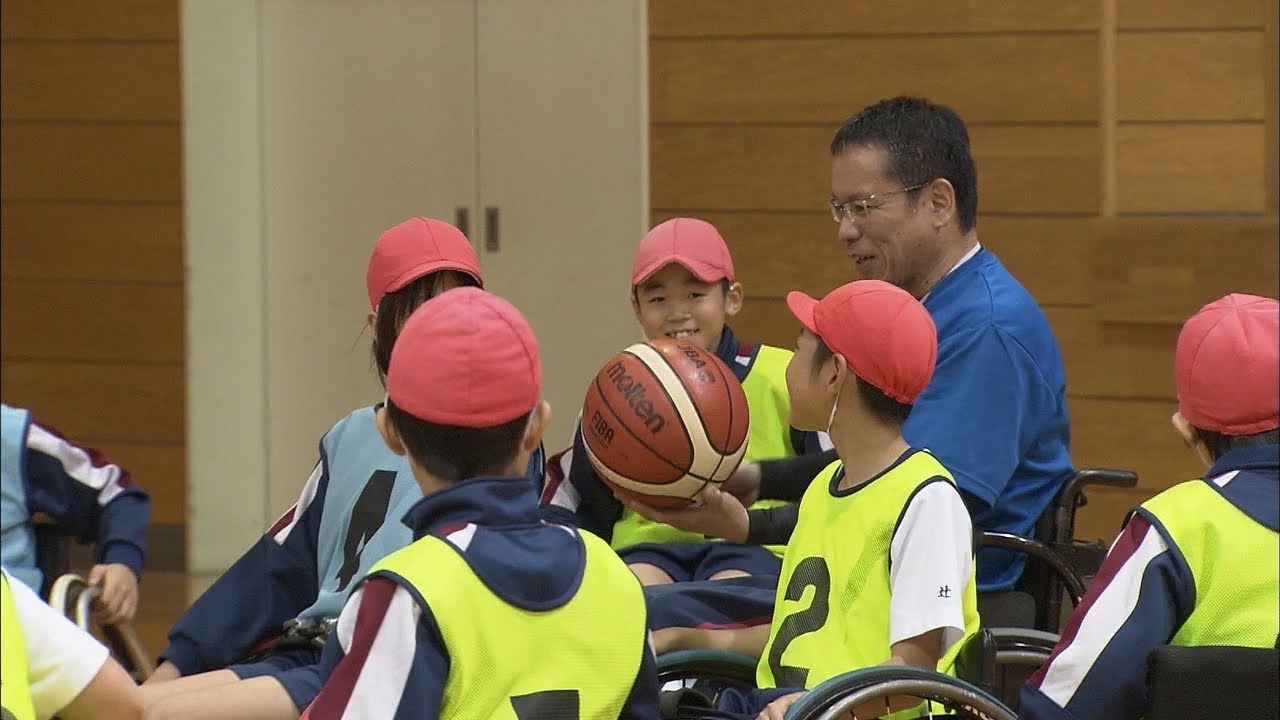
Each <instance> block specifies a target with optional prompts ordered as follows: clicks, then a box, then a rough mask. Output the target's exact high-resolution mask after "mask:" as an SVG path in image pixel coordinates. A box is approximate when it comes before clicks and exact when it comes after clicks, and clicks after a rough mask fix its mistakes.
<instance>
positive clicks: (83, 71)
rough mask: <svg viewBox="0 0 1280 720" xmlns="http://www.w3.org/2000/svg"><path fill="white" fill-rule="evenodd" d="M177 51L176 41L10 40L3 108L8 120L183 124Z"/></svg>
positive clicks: (1, 56) (0, 61)
mask: <svg viewBox="0 0 1280 720" xmlns="http://www.w3.org/2000/svg"><path fill="white" fill-rule="evenodd" d="M176 51H177V43H176V42H166V43H121V42H75V43H68V42H58V41H42V42H22V43H5V44H4V45H3V46H2V47H0V81H2V82H3V83H4V96H3V101H0V108H2V110H0V112H2V114H3V116H4V117H5V118H6V119H31V118H38V119H44V120H51V119H56V120H67V119H73V120H132V121H143V122H155V121H157V120H162V121H166V122H176V121H177V120H178V116H179V113H180V105H181V93H180V91H179V68H178V67H177V66H176V65H175V64H174V62H173V58H174V55H175V54H176ZM139 78H146V81H145V82H139Z"/></svg>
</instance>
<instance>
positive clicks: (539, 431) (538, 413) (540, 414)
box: [520, 400, 551, 452]
mask: <svg viewBox="0 0 1280 720" xmlns="http://www.w3.org/2000/svg"><path fill="white" fill-rule="evenodd" d="M550 424H551V403H549V402H547V401H546V400H542V401H540V402H539V403H538V405H537V406H536V407H535V408H534V409H533V413H532V415H531V416H530V417H529V424H528V425H526V426H525V429H524V439H523V440H521V441H520V444H521V447H522V448H523V449H524V451H525V452H533V451H534V450H537V449H538V445H539V444H540V443H541V442H542V436H543V434H544V433H546V431H547V426H548V425H550Z"/></svg>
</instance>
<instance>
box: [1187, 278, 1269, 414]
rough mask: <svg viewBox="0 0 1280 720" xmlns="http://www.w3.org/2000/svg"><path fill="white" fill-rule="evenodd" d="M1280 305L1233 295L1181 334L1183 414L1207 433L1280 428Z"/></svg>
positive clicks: (1213, 305)
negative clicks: (1208, 431)
mask: <svg viewBox="0 0 1280 720" xmlns="http://www.w3.org/2000/svg"><path fill="white" fill-rule="evenodd" d="M1278 356H1280V303H1277V302H1276V301H1275V300H1273V299H1272V298H1265V297H1259V296H1257V295H1241V294H1232V295H1228V296H1226V297H1224V298H1222V299H1220V300H1215V301H1214V302H1211V303H1209V304H1208V305H1205V306H1204V307H1203V308H1200V312H1198V313H1196V314H1195V315H1193V316H1191V319H1190V320H1187V322H1186V324H1184V325H1183V326H1182V332H1181V333H1179V334H1178V351H1177V354H1176V355H1175V356H1174V359H1173V373H1174V377H1175V378H1176V379H1177V383H1178V412H1180V413H1182V417H1184V418H1186V419H1187V422H1189V423H1191V424H1192V425H1195V426H1196V427H1198V428H1200V429H1202V430H1210V431H1212V432H1218V433H1222V434H1223V435H1254V434H1257V433H1262V432H1267V431H1269V430H1275V429H1276V428H1277V427H1280V359H1278Z"/></svg>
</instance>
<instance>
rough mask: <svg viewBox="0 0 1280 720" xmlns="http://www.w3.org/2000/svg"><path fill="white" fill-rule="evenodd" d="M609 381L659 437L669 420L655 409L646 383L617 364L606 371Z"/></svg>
mask: <svg viewBox="0 0 1280 720" xmlns="http://www.w3.org/2000/svg"><path fill="white" fill-rule="evenodd" d="M605 374H607V375H608V376H609V379H610V380H612V381H613V385H614V387H616V388H618V392H620V393H622V397H624V398H626V401H627V405H630V406H631V410H632V411H633V412H634V413H635V414H636V417H638V418H640V421H641V422H643V423H644V426H645V427H646V428H648V429H649V432H650V433H652V434H654V435H657V434H658V433H659V432H661V431H662V428H664V427H666V426H667V419H666V418H665V417H663V416H662V415H659V414H658V413H657V412H655V411H654V409H653V402H652V401H651V400H649V398H648V397H647V395H646V393H645V387H644V383H643V382H641V381H639V380H637V379H635V378H634V377H632V376H631V375H629V374H628V373H627V371H626V370H625V369H623V367H622V363H620V362H615V363H613V364H612V365H610V366H609V368H608V369H607V370H606V371H605Z"/></svg>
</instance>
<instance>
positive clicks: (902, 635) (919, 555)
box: [889, 481, 973, 654]
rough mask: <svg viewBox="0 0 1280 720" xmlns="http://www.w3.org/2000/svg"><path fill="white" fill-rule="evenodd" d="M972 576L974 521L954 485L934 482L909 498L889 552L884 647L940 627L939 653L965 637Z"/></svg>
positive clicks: (944, 652) (944, 651)
mask: <svg viewBox="0 0 1280 720" xmlns="http://www.w3.org/2000/svg"><path fill="white" fill-rule="evenodd" d="M972 578H973V523H972V521H971V520H970V519H969V511H968V510H967V509H966V508H965V506H964V501H963V500H961V499H960V493H959V491H957V490H956V488H955V486H954V485H952V484H951V483H949V482H946V481H935V482H932V483H929V484H928V485H926V486H924V487H923V488H922V489H921V490H920V491H919V492H917V493H916V495H915V497H913V498H912V499H911V502H910V504H908V505H907V508H906V510H905V511H904V512H903V514H902V521H901V522H900V523H899V524H898V528H897V530H895V531H894V534H893V543H892V545H891V546H890V548H889V591H890V593H891V594H892V597H891V599H890V601H889V644H890V645H893V644H894V643H897V642H902V641H903V640H909V639H911V638H913V637H916V636H917V635H922V634H924V633H927V632H929V631H930V630H936V629H938V628H943V629H944V632H943V640H942V653H943V654H946V652H947V650H948V649H949V648H950V647H951V646H952V645H953V644H955V643H956V641H958V640H959V639H960V638H962V637H964V606H963V604H962V600H963V597H964V592H965V588H966V586H967V585H968V584H969V582H970V581H971V580H972Z"/></svg>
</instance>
